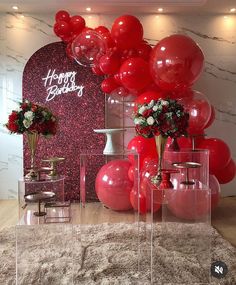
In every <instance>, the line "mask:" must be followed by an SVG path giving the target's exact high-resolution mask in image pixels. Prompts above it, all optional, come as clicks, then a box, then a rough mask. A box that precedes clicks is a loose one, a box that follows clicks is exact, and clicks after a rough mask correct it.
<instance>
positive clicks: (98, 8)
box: [0, 0, 236, 14]
mask: <svg viewBox="0 0 236 285" xmlns="http://www.w3.org/2000/svg"><path fill="white" fill-rule="evenodd" d="M14 5H16V6H18V7H19V9H18V10H17V11H16V12H20V13H55V12H56V11H58V10H61V9H64V10H68V11H69V12H70V13H74V14H84V13H93V14H97V13H98V14H101V13H102V14H118V13H133V14H139V13H142V14H143V13H152V14H153V13H156V12H157V9H158V8H160V7H162V8H163V9H164V10H163V12H162V13H210V14H212V13H216V14H226V13H229V10H230V9H231V8H233V7H235V8H236V0H126V1H125V0H0V12H12V11H13V9H12V6H14ZM86 7H91V9H92V10H91V12H86Z"/></svg>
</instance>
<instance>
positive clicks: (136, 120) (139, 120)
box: [134, 117, 145, 125]
mask: <svg viewBox="0 0 236 285" xmlns="http://www.w3.org/2000/svg"><path fill="white" fill-rule="evenodd" d="M144 122H145V119H144V118H142V117H140V118H135V119H134V124H135V125H140V124H142V123H144Z"/></svg>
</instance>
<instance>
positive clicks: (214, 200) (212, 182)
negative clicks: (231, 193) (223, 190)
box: [209, 175, 220, 211]
mask: <svg viewBox="0 0 236 285" xmlns="http://www.w3.org/2000/svg"><path fill="white" fill-rule="evenodd" d="M209 188H210V189H211V210H212V211H213V210H214V209H215V208H216V207H217V206H218V204H219V202H220V184H219V182H218V180H217V178H216V177H215V175H210V176H209Z"/></svg>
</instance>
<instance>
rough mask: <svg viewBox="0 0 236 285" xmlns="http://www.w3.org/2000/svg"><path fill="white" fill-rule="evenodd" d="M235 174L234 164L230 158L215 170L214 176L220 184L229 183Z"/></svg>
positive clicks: (235, 167)
mask: <svg viewBox="0 0 236 285" xmlns="http://www.w3.org/2000/svg"><path fill="white" fill-rule="evenodd" d="M235 174H236V165H235V162H234V161H233V159H232V158H231V159H230V161H229V162H228V164H227V165H226V166H225V167H224V168H223V169H222V170H220V171H217V172H215V176H216V178H217V179H218V181H219V183H220V184H226V183H229V182H230V181H232V180H233V179H234V177H235Z"/></svg>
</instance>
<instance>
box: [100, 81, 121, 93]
mask: <svg viewBox="0 0 236 285" xmlns="http://www.w3.org/2000/svg"><path fill="white" fill-rule="evenodd" d="M118 87H119V85H118V84H117V83H116V81H115V79H114V78H113V77H108V78H106V79H104V80H103V81H102V84H101V90H102V91H103V92H104V93H107V94H110V93H111V92H113V91H114V90H115V89H117V88H118Z"/></svg>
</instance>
